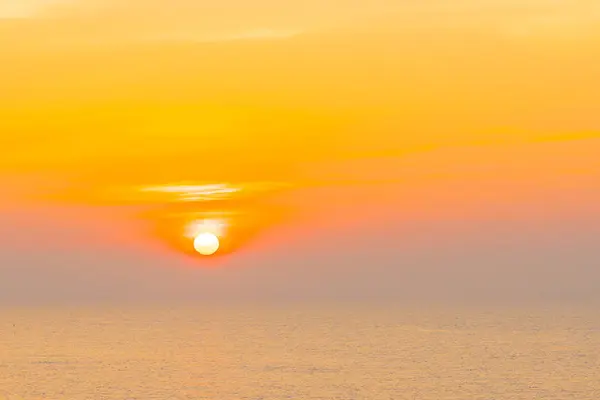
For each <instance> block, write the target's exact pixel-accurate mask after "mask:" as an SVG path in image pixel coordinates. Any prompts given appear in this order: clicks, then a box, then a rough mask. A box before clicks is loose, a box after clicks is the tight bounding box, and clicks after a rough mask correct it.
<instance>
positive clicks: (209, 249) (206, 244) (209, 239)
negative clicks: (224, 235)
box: [194, 232, 219, 256]
mask: <svg viewBox="0 0 600 400" xmlns="http://www.w3.org/2000/svg"><path fill="white" fill-rule="evenodd" d="M194 249H195V250H196V251H197V252H198V253H200V254H202V255H203V256H210V255H212V254H215V253H216V252H217V250H219V238H218V237H217V236H216V235H215V234H213V233H210V232H204V233H201V234H199V235H198V236H196V238H195V239H194Z"/></svg>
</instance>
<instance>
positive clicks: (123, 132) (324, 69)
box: [0, 0, 600, 303]
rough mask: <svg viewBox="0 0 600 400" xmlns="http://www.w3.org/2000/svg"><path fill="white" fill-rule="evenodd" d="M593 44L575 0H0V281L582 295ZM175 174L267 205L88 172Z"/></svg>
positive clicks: (597, 206)
mask: <svg viewBox="0 0 600 400" xmlns="http://www.w3.org/2000/svg"><path fill="white" fill-rule="evenodd" d="M599 61H600V3H598V1H595V0H565V1H560V0H553V1H552V0H519V1H516V0H515V1H513V0H502V1H501V0H454V1H450V0H445V1H444V0H429V1H416V0H368V1H367V0H337V1H330V0H290V1H275V0H256V1H243V0H219V1H217V0H169V1H166V0H128V1H121V0H119V1H118V0H64V1H60V0H58V1H54V0H0V135H1V136H0V148H1V149H2V152H1V155H2V157H0V191H1V192H0V193H2V196H1V197H0V219H1V221H2V224H0V239H1V241H0V300H1V301H3V302H17V303H23V302H39V301H68V302H81V301H85V300H115V301H121V300H139V299H143V300H144V301H158V302H162V301H170V300H186V299H196V298H202V299H225V300H228V299H249V298H250V299H263V298H264V299H332V300H343V299H380V298H383V299H388V298H394V299H402V300H403V301H408V300H415V299H422V300H431V301H438V300H444V301H445V300H447V299H455V300H466V299H476V298H477V299H479V298H486V299H492V300H502V301H505V300H511V301H512V300H514V299H527V300H535V301H537V300H542V301H550V300H557V301H566V300H586V301H587V300H598V299H600V294H599V293H600V290H599V289H600V270H599V267H600V239H599V238H600V95H599V93H600V68H599V67H598V62H599ZM192 181H193V182H203V183H223V182H226V183H232V184H235V185H244V184H247V185H248V187H252V188H254V187H257V186H256V185H257V182H262V183H263V184H264V183H265V182H266V183H267V185H268V186H267V187H269V188H270V187H275V185H279V184H283V185H284V186H286V188H287V189H286V190H283V191H281V192H277V193H276V194H273V197H269V201H271V202H274V203H275V204H277V206H279V207H280V208H281V209H282V210H286V211H285V213H283V214H282V215H284V214H285V217H281V218H279V214H277V218H276V217H275V216H274V215H275V213H276V211H274V210H275V208H269V207H270V206H269V207H266V206H264V207H262V208H254V207H255V206H254V203H250V202H249V200H244V199H242V200H239V202H238V203H236V207H238V206H239V207H242V208H248V207H250V208H249V209H251V210H254V211H252V212H255V214H253V215H254V218H255V219H258V220H259V222H258V225H257V226H258V231H260V232H259V233H260V234H261V235H260V236H257V237H256V238H255V240H253V241H249V242H248V243H247V244H246V245H244V246H241V247H240V248H239V251H236V252H234V253H232V254H231V255H228V257H227V258H225V259H222V260H219V261H218V262H217V263H216V264H215V265H210V263H211V261H208V260H204V259H201V258H197V259H193V258H190V257H188V256H186V255H184V254H181V253H180V252H178V251H176V250H175V249H173V248H170V247H169V246H166V245H164V243H163V241H161V239H160V238H159V237H157V236H156V234H154V233H152V232H149V231H148V229H147V226H146V224H147V222H148V221H147V218H144V217H143V216H142V215H146V214H144V212H146V211H147V210H146V207H148V204H146V203H144V202H143V201H141V200H140V201H138V202H136V201H127V202H125V198H124V197H119V196H117V197H113V198H109V197H110V196H108V197H107V196H106V195H103V194H102V193H107V191H108V192H110V193H117V192H114V191H110V190H112V188H115V187H124V188H130V189H131V190H135V188H137V187H139V185H154V184H161V185H170V184H171V185H172V184H176V183H178V182H192ZM253 185H254V186H253ZM269 185H273V186H269ZM277 187H279V186H277ZM132 188H133V189H132ZM119 193H121V192H119ZM136 199H137V198H136ZM125 203H126V204H125ZM269 204H272V203H269ZM236 209H237V208H236ZM159 212H160V211H159ZM153 215H154V214H153ZM215 266H216V267H217V268H214V267H215Z"/></svg>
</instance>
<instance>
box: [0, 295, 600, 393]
mask: <svg viewBox="0 0 600 400" xmlns="http://www.w3.org/2000/svg"><path fill="white" fill-rule="evenodd" d="M0 321H1V322H0V360H1V362H0V387H1V388H2V390H1V391H0V393H7V394H10V396H8V398H9V399H32V400H33V399H52V400H58V399H72V400H78V399H107V400H108V399H110V400H113V399H114V400H122V399H161V400H164V399H215V400H217V399H218V400H234V399H236V400H237V399H252V400H257V399H263V400H271V399H273V400H279V399H315V400H316V399H323V400H325V399H339V400H354V399H365V400H379V399H382V400H383V399H385V400H388V399H398V400H402V399H406V400H456V399H482V400H483V399H494V400H519V399H523V400H526V399H527V400H529V399H531V400H533V399H544V400H563V399H564V400H567V399H577V400H588V399H589V400H596V399H598V398H600V368H599V366H600V314H599V313H598V312H597V311H590V312H587V311H586V312H584V311H581V310H580V311H578V312H572V311H569V310H567V309H558V308H556V309H554V310H548V309H546V310H543V309H539V308H538V309H531V310H527V311H525V310H519V311H516V310H512V311H511V310H505V311H499V310H496V311H487V312H484V311H476V310H474V309H469V310H467V309H465V308H463V309H459V308H455V309H453V310H452V309H443V310H442V309H434V308H430V309H425V308H420V309H419V308H412V309H411V308H404V309H403V308H398V307H348V306H345V307H314V306H311V307H308V306H306V307H282V308H274V307H270V308H269V307H245V308H244V307H237V308H218V309H217V308H211V309H208V308H204V309H194V308H182V307H179V308H172V309H167V308H163V309H156V308H155V309H133V308H128V309H93V308H88V309H70V310H66V309H61V310H52V309H46V310H41V309H38V310H33V309H29V310H19V311H15V310H13V311H12V312H11V311H5V312H3V313H2V316H1V317H0ZM0 398H2V397H1V396H0Z"/></svg>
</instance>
